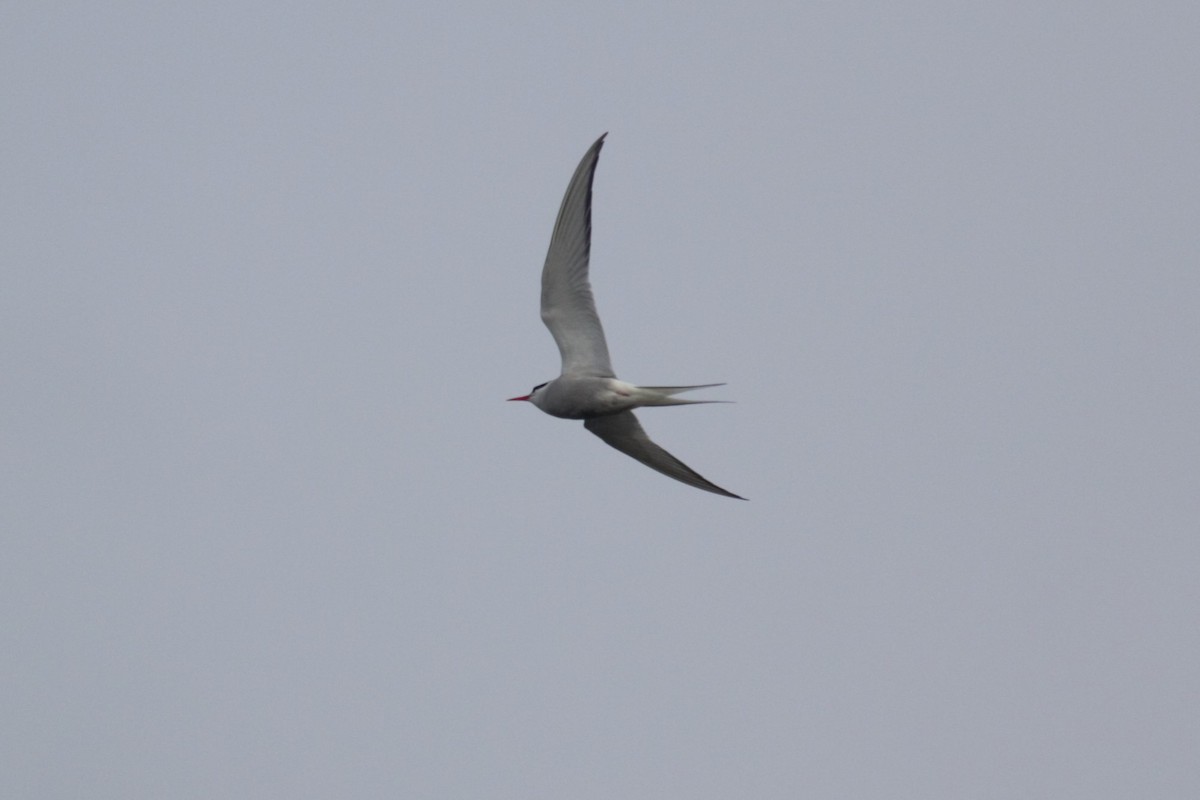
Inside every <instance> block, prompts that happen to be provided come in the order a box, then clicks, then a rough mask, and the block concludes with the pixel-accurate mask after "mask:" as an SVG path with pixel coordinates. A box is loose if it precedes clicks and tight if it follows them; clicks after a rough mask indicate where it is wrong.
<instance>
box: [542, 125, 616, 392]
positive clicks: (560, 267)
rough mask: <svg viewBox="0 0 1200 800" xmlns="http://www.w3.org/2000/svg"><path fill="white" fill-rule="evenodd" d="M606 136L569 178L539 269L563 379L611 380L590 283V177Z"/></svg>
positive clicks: (544, 311) (545, 314)
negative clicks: (560, 360) (570, 376)
mask: <svg viewBox="0 0 1200 800" xmlns="http://www.w3.org/2000/svg"><path fill="white" fill-rule="evenodd" d="M607 135H608V134H607V133H606V134H604V135H603V136H601V137H600V138H599V139H597V140H596V143H595V144H593V145H592V146H591V148H589V149H588V151H587V153H586V154H585V155H584V156H583V160H581V161H580V162H579V166H578V167H577V168H576V169H575V174H574V175H573V176H571V183H570V184H569V185H568V186H567V193H566V195H564V197H563V201H562V206H561V207H559V209H558V219H557V220H555V222H554V233H553V235H552V236H551V237H550V250H549V251H548V252H547V253H546V263H545V265H544V266H543V267H542V321H543V322H545V323H546V327H547V328H549V329H550V333H551V334H552V335H553V336H554V341H555V342H556V343H557V344H558V351H559V353H560V354H561V355H562V374H563V375H579V376H593V377H601V378H612V377H615V375H614V374H613V369H612V363H611V361H610V360H609V357H608V345H607V344H606V343H605V341H604V329H603V328H602V327H601V326H600V317H599V316H598V315H597V314H596V302H595V300H594V299H593V297H592V286H591V284H590V283H589V282H588V258H589V256H590V252H591V243H592V178H593V177H594V176H595V174H596V161H597V160H598V159H599V158H600V148H601V147H602V146H603V145H604V137H605V136H607Z"/></svg>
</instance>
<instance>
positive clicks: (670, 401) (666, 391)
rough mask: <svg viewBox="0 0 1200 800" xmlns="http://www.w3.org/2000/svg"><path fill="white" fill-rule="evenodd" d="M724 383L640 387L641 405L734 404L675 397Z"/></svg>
mask: <svg viewBox="0 0 1200 800" xmlns="http://www.w3.org/2000/svg"><path fill="white" fill-rule="evenodd" d="M724 385H725V384H723V383H702V384H699V385H698V386H639V387H637V388H638V392H639V397H638V400H640V401H641V402H640V404H641V405H643V406H691V405H699V404H701V403H732V402H733V401H732V400H679V399H676V398H675V395H677V394H682V393H684V392H690V391H693V390H695V389H711V388H712V387H714V386H724Z"/></svg>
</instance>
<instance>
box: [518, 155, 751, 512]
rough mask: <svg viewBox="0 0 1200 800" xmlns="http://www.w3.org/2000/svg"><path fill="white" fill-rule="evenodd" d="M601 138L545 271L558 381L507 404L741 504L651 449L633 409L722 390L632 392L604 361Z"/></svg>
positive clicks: (571, 196) (562, 215)
mask: <svg viewBox="0 0 1200 800" xmlns="http://www.w3.org/2000/svg"><path fill="white" fill-rule="evenodd" d="M607 135H608V134H607V133H605V134H603V135H602V136H601V137H600V138H599V139H597V140H596V143H595V144H593V145H592V146H591V147H590V148H589V149H588V151H587V153H585V154H584V156H583V160H581V161H580V162H579V166H578V167H576V169H575V174H574V175H573V176H571V182H570V183H569V184H567V193H566V194H565V195H564V196H563V201H562V206H561V207H560V208H559V210H558V219H557V220H555V222H554V232H553V234H552V235H551V237H550V250H549V252H548V253H546V264H545V266H543V267H542V322H544V323H546V327H547V328H549V329H550V333H551V335H552V336H554V341H555V342H556V343H557V344H558V351H559V353H560V354H561V355H562V374H561V375H559V376H558V377H557V378H555V379H554V380H552V381H547V382H546V383H539V384H538V385H537V386H535V387H533V389H532V390H530V392H529V394H527V395H522V396H521V397H510V398H509V400H525V401H528V402H530V403H533V404H534V405H535V406H537V407H538V408H540V409H541V410H542V411H544V412H546V413H547V414H550V415H551V416H555V417H562V418H563V419H581V420H583V427H585V428H587V429H588V430H589V431H591V432H592V433H594V434H596V435H597V436H599V437H600V438H601V439H603V440H604V441H605V443H607V444H609V445H611V446H613V447H615V448H616V449H617V450H620V451H621V452H622V453H624V454H625V455H627V456H632V457H633V458H636V459H637V460H638V461H640V462H642V463H643V464H645V465H646V466H647V467H650V469H654V470H658V471H659V472H661V473H662V474H664V475H667V476H669V477H671V478H674V479H675V480H677V481H682V482H683V483H686V484H687V485H688V486H695V487H696V488H697V489H703V490H704V491H706V492H713V493H714V494H719V495H723V496H725V497H733V498H736V499H738V500H745V499H746V498H744V497H739V496H738V495H736V494H734V493H733V492H729V491H726V490H724V489H722V488H721V487H720V486H717V485H716V484H714V483H712V482H711V481H708V480H706V479H705V478H703V477H702V476H701V475H700V474H699V473H698V472H696V471H695V470H693V469H692V468H691V467H689V466H688V465H687V464H684V463H683V462H682V461H680V460H679V459H678V458H676V457H675V456H673V455H671V454H670V453H668V452H667V451H666V450H664V449H663V448H661V447H659V446H658V445H656V444H655V443H654V442H652V441H651V440H650V437H649V436H647V435H646V432H645V431H644V430H642V426H641V423H639V422H638V419H637V417H635V416H634V415H633V409H635V408H641V407H643V406H682V405H697V404H701V403H719V402H724V401H721V400H681V399H679V398H677V397H675V395H677V394H681V393H683V392H688V391H691V390H693V389H708V388H711V387H713V386H723V385H724V384H720V383H706V384H701V385H698V386H635V385H633V384H632V383H626V382H625V381H621V380H617V376H616V375H615V374H614V373H613V368H612V362H611V361H610V360H609V357H608V344H607V343H606V342H605V340H604V329H603V328H602V327H601V326H600V317H599V315H598V314H597V313H596V301H595V299H594V298H593V297H592V286H591V283H590V282H589V281H588V260H589V255H590V251H591V242H592V179H593V177H594V176H595V174H596V162H597V161H598V160H599V158H600V148H601V147H603V146H604V137H605V136H607Z"/></svg>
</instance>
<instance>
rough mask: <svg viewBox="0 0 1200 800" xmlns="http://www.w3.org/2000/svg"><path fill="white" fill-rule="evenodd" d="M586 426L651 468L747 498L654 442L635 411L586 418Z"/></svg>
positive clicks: (734, 495) (689, 484) (715, 491)
mask: <svg viewBox="0 0 1200 800" xmlns="http://www.w3.org/2000/svg"><path fill="white" fill-rule="evenodd" d="M583 427H585V428H587V429H588V430H589V431H591V432H592V433H594V434H596V435H597V436H599V437H600V438H601V439H603V440H604V441H605V442H607V443H608V444H610V445H612V446H613V447H615V448H617V449H618V450H620V451H621V452H622V453H624V454H625V455H627V456H632V457H633V458H636V459H637V460H638V461H640V462H642V463H643V464H645V465H646V466H647V467H649V468H650V469H656V470H658V471H659V472H661V473H662V474H663V475H667V476H669V477H672V478H674V479H675V480H677V481H682V482H683V483H686V484H687V485H688V486H695V487H696V488H697V489H703V490H704V491H706V492H713V493H714V494H720V495H724V496H725V497H734V498H737V499H738V500H745V499H746V498H744V497H738V496H737V495H736V494H734V493H733V492H727V491H725V490H724V489H722V488H721V487H720V486H717V485H716V484H715V483H712V482H710V481H707V480H705V479H704V478H703V476H701V475H700V473H698V472H696V471H695V470H694V469H692V468H691V467H689V466H688V465H687V464H685V463H683V462H682V461H680V460H679V459H678V458H676V457H675V456H673V455H671V454H670V453H668V452H667V451H666V450H663V449H662V448H661V447H659V446H658V445H656V444H655V443H654V442H652V441H650V437H649V436H647V435H646V432H645V431H644V430H642V426H641V423H639V422H638V420H637V417H635V416H634V415H633V412H632V411H623V412H621V413H620V414H611V415H608V416H604V417H592V418H590V419H588V420H585V421H584V423H583Z"/></svg>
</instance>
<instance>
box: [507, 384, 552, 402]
mask: <svg viewBox="0 0 1200 800" xmlns="http://www.w3.org/2000/svg"><path fill="white" fill-rule="evenodd" d="M546 383H549V381H547V382H546ZM545 388H546V384H545V383H539V384H538V385H537V386H535V387H533V388H532V389H530V390H529V394H526V395H521V396H520V397H510V398H508V399H509V401H512V400H528V401H529V402H530V403H533V404H534V405H537V398H538V396H539V395H540V393H541V392H542V390H543V389H545Z"/></svg>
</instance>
